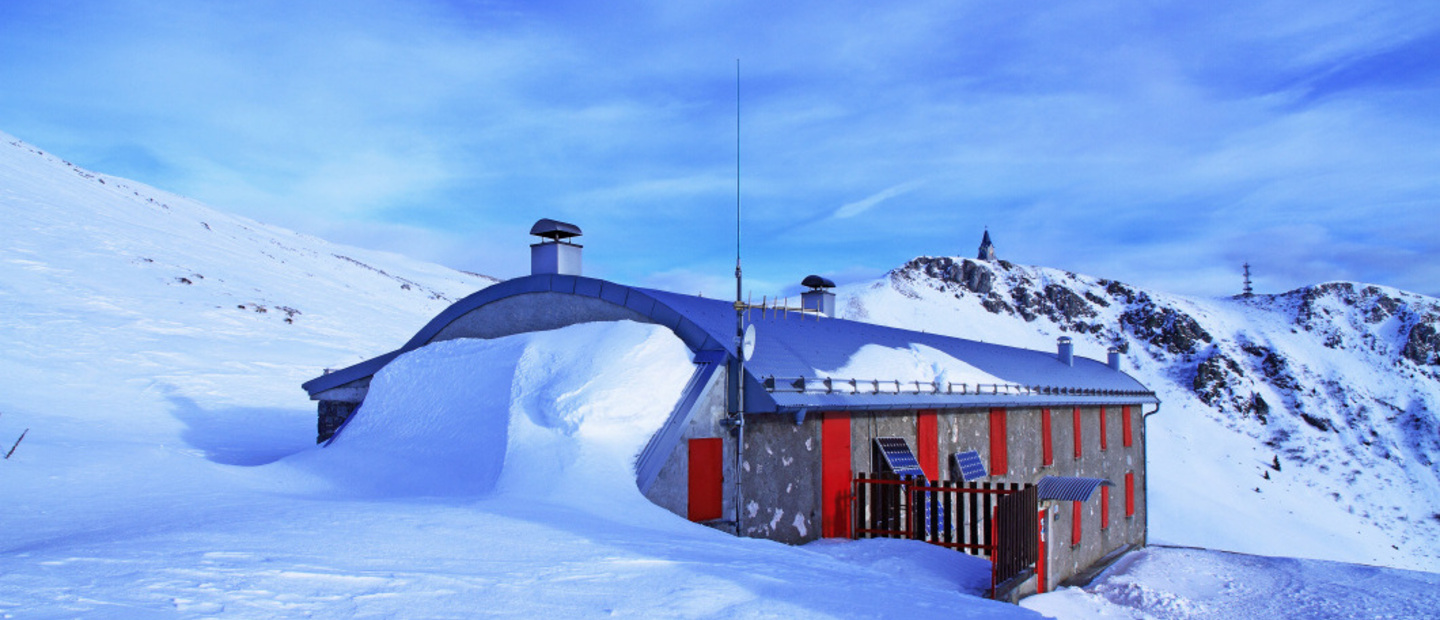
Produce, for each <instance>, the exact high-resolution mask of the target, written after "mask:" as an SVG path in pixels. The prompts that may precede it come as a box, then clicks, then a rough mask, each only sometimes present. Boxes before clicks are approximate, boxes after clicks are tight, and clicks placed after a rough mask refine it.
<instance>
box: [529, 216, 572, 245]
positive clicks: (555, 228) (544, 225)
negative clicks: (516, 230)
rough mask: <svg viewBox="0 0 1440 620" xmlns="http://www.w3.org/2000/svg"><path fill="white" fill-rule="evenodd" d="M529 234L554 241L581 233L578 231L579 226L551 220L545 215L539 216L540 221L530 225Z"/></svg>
mask: <svg viewBox="0 0 1440 620" xmlns="http://www.w3.org/2000/svg"><path fill="white" fill-rule="evenodd" d="M530 234H532V235H535V236H536V237H544V238H546V239H553V240H555V241H559V240H561V239H568V238H570V237H579V236H580V235H581V234H583V233H581V232H580V227H579V226H576V225H574V224H569V223H566V222H561V221H558V220H552V219H550V218H548V217H547V218H541V219H540V221H538V222H535V225H534V226H531V227H530Z"/></svg>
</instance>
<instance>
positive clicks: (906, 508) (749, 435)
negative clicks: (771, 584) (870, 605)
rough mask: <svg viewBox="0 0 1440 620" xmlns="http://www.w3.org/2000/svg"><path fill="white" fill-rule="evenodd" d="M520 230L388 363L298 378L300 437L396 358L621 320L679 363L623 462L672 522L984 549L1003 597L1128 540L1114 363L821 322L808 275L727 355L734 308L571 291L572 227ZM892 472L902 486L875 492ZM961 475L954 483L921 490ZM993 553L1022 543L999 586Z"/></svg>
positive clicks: (1120, 386) (1135, 532) (1137, 521)
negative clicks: (679, 351)
mask: <svg viewBox="0 0 1440 620" xmlns="http://www.w3.org/2000/svg"><path fill="white" fill-rule="evenodd" d="M532 234H535V235H537V236H540V237H542V241H541V242H540V243H537V244H534V245H532V246H531V248H532V274H531V275H529V276H526V277H521V278H516V279H513V280H508V281H505V282H501V283H498V284H495V285H492V286H490V287H488V288H485V289H482V290H480V291H479V292H476V293H474V294H472V295H470V296H468V297H466V298H464V299H462V300H460V301H458V302H456V303H455V304H453V305H452V306H450V307H449V308H447V309H446V310H445V311H443V312H441V313H440V314H439V315H438V316H436V317H435V318H434V319H433V320H432V321H430V323H429V324H427V325H426V326H425V327H424V328H423V329H421V330H420V331H419V333H417V334H415V336H414V337H413V338H411V339H410V341H409V342H407V343H405V345H404V346H403V347H401V348H399V349H397V350H395V351H392V352H389V353H386V354H384V355H381V356H379V357H376V358H373V359H370V360H367V361H365V362H361V363H359V364H356V365H354V366H351V367H349V368H344V369H340V370H337V371H334V372H330V373H327V374H325V375H323V376H320V377H316V378H315V379H312V380H310V381H308V382H306V383H305V384H304V388H305V389H306V390H307V391H308V392H309V393H310V397H311V398H312V399H314V400H317V401H319V440H320V441H322V442H323V441H327V440H329V439H330V438H331V436H332V435H334V434H335V433H337V432H340V431H342V430H343V424H344V422H345V421H346V420H347V419H348V418H349V416H350V415H351V414H352V413H354V412H355V411H356V410H357V408H358V407H359V405H360V404H361V403H362V402H363V401H364V399H365V394H366V392H367V390H368V386H369V382H370V379H371V377H373V376H374V374H375V373H376V372H377V371H378V370H380V369H381V368H382V367H384V366H385V365H386V364H388V363H389V362H390V361H391V360H393V359H394V358H395V357H397V356H399V355H400V354H402V353H404V352H406V351H410V350H413V349H416V348H419V347H423V346H425V345H426V344H428V343H431V342H437V341H443V340H450V339H455V338H498V337H503V336H507V335H512V334H518V333H525V332H535V331H543V330H550V329H556V328H560V327H564V326H567V325H572V324H576V323H584V322H593V321H619V320H631V321H639V322H644V323H652V324H658V325H662V326H665V327H668V328H669V329H671V330H672V331H674V333H675V334H676V335H677V336H678V337H679V338H680V339H681V340H682V341H684V342H685V344H686V345H687V346H688V347H689V348H690V350H691V351H692V352H693V353H694V359H693V361H694V364H695V370H694V374H693V376H692V378H691V380H690V382H689V385H688V386H686V388H685V391H684V393H683V396H682V397H681V399H680V400H679V402H677V403H676V405H675V408H674V410H673V411H672V413H671V415H670V417H669V419H668V420H667V422H666V423H665V425H664V426H663V427H662V428H661V429H660V430H659V431H658V432H656V434H655V435H654V436H653V437H652V438H651V439H650V441H649V444H648V445H647V447H646V448H645V449H644V451H643V452H642V453H641V454H640V455H639V457H638V459H637V462H636V466H635V471H636V482H637V484H638V486H639V487H640V489H641V490H642V491H643V492H644V493H645V495H646V496H647V497H649V498H650V499H651V501H653V502H655V503H656V504H658V505H660V506H663V507H665V508H667V509H669V510H670V511H672V512H674V513H676V514H677V515H681V516H684V517H687V518H689V519H691V520H694V521H699V522H705V523H709V524H711V525H713V526H716V527H719V528H722V529H726V530H728V531H732V532H736V533H738V534H740V535H744V536H753V537H762V538H769V539H773V540H777V541H781V542H786V543H792V544H798V543H804V542H808V541H811V540H815V539H816V538H820V537H857V536H876V535H885V536H909V537H915V538H923V539H926V540H929V541H930V542H934V543H937V544H943V545H946V546H951V547H955V548H958V549H962V550H966V551H968V552H971V553H978V554H982V555H990V556H991V557H992V559H993V560H995V561H996V565H997V580H998V581H1007V580H1008V582H1009V583H1008V584H1000V585H1002V586H1005V587H1004V590H1005V591H1007V592H1010V593H1012V594H1011V595H1012V596H1013V595H1014V594H1015V593H1022V594H1023V593H1024V592H1034V591H1036V590H1039V591H1047V590H1049V589H1050V588H1053V587H1055V586H1056V585H1057V584H1059V583H1061V582H1062V581H1064V580H1066V579H1068V578H1070V577H1072V576H1074V575H1076V574H1079V573H1081V572H1083V571H1084V570H1086V569H1087V568H1089V567H1091V566H1094V565H1096V564H1097V563H1101V562H1103V561H1104V560H1106V559H1107V558H1113V557H1115V556H1117V555H1118V554H1119V553H1121V552H1123V551H1124V550H1127V549H1130V548H1134V547H1138V546H1143V545H1144V544H1145V540H1146V512H1147V511H1146V493H1145V488H1146V487H1145V481H1146V463H1145V443H1146V436H1145V424H1144V413H1143V411H1142V408H1143V407H1144V406H1146V405H1158V401H1157V400H1156V398H1155V395H1154V394H1153V393H1152V392H1150V391H1149V390H1147V389H1146V388H1145V386H1143V385H1141V384H1140V383H1139V382H1138V381H1136V380H1135V379H1134V378H1132V377H1130V376H1129V375H1128V374H1126V373H1125V372H1123V371H1122V370H1120V368H1119V361H1118V355H1117V354H1114V353H1113V352H1112V354H1111V357H1110V360H1109V361H1108V363H1107V362H1101V361H1096V360H1091V359H1086V358H1082V357H1078V356H1075V355H1074V354H1073V348H1072V346H1071V343H1070V342H1069V339H1068V338H1062V339H1061V342H1060V343H1059V347H1058V349H1057V351H1053V352H1046V351H1035V350H1026V349H1019V348H1014V347H1007V346H1003V345H998V344H990V343H984V342H977V341H973V340H964V339H958V338H950V337H946V336H940V335H936V334H931V333H925V332H919V331H909V330H903V329H895V328H891V327H883V326H879V325H871V324H867V323H862V322H857V321H850V320H845V319H840V318H835V317H833V316H831V314H833V308H834V301H833V295H832V294H831V293H829V291H828V290H825V289H826V288H827V286H826V285H828V284H829V283H828V282H826V281H824V280H823V279H822V278H814V279H807V281H806V285H809V286H811V290H810V291H809V292H808V293H806V295H805V300H804V302H803V303H802V304H801V307H800V308H789V309H786V308H776V307H769V308H765V307H759V308H748V309H746V310H745V311H744V312H745V323H746V324H747V325H749V326H751V329H753V335H754V338H753V341H752V340H751V339H749V338H746V339H745V340H746V342H742V341H741V339H739V338H736V331H737V330H736V313H737V309H736V304H735V303H734V302H729V301H722V300H717V299H706V298H702V297H696V296H691V295H681V294H676V293H670V292H665V291H659V290H652V289H644V288H638V287H633V286H627V285H624V284H617V283H614V282H608V281H604V280H598V279H594V278H587V277H584V276H582V275H580V273H579V270H580V256H579V248H580V246H578V245H575V244H573V243H571V242H570V238H571V237H575V236H579V234H580V231H579V228H578V227H575V226H573V225H570V224H564V223H560V222H553V221H550V220H541V221H540V222H539V223H537V224H536V227H535V229H533V230H532ZM917 327H924V326H917ZM745 350H749V355H748V357H747V358H746V359H745V360H744V366H743V368H744V370H743V373H741V372H738V370H739V368H740V359H739V356H740V355H741V353H742V351H745ZM737 377H741V378H743V385H744V389H743V394H744V397H743V398H744V406H743V407H738V406H737V403H738V401H739V396H738V394H739V393H740V392H742V390H741V389H740V384H741V381H737V380H736V379H737ZM637 397H643V395H637ZM1152 413H1153V411H1152ZM967 453H969V454H967ZM975 456H978V457H979V458H978V463H977V462H976V461H977V459H976V458H975ZM977 465H979V466H981V467H980V468H981V469H983V470H984V471H978V472H977V471H974V470H975V468H976V466H977ZM962 469H963V470H965V472H966V473H965V474H962V473H961V471H962ZM952 472H953V473H952ZM897 474H908V475H910V476H911V478H910V479H909V480H908V481H904V482H901V481H894V480H889V479H888V478H890V477H893V476H895V475H897ZM977 477H978V478H979V483H975V481H974V479H975V478H977ZM878 478H887V479H886V480H879V481H876V479H878ZM961 478H964V479H965V480H967V481H969V482H970V483H969V484H967V485H964V488H955V489H949V488H947V489H946V490H937V489H939V488H940V487H942V486H944V487H960V486H961V485H959V484H956V483H957V482H958V480H959V479H961ZM1112 488H1113V489H1114V491H1115V493H1114V494H1115V495H1116V496H1117V497H1115V500H1114V501H1111V490H1112ZM1022 489H1023V490H1024V491H1025V492H1027V493H1030V495H1029V497H1032V499H1030V500H1029V502H1030V503H1029V504H1028V505H1027V506H1028V507H1027V508H1024V509H1023V510H1024V511H1028V512H1029V515H1028V516H1025V515H1021V517H1023V518H1024V519H1023V520H1022V521H1015V522H1013V523H1012V522H1010V521H1004V523H1002V521H1003V519H1001V518H1000V516H999V515H1000V510H1001V506H1000V504H1001V503H1002V502H1001V500H998V499H997V498H999V497H1002V496H1004V497H1009V496H1011V495H1014V496H1016V497H1020V495H1022V494H1021V493H1019V492H1018V491H1019V490H1022ZM1097 490H1098V493H1097V492H1096V491H1097ZM924 513H929V514H924ZM1017 523H1018V524H1019V525H1016V524H1017ZM967 530H968V531H967ZM987 532H988V533H987ZM1005 541H1012V542H1013V544H1014V545H1019V546H1020V547H1024V548H1025V549H1024V550H1021V551H1019V552H1017V553H1020V555H1019V556H1015V557H1011V558H1009V559H1008V560H1006V562H1008V563H1009V564H1013V565H1014V566H1013V568H1015V570H1013V571H1010V572H1009V573H1005V574H1001V573H1000V571H999V566H1000V564H1001V563H1002V562H1001V558H1000V557H999V555H997V554H1000V555H1004V554H1006V553H1007V552H1006V551H1005V550H1004V549H1002V547H1003V546H1004V545H1008V544H1012V543H1011V542H1005ZM1017 548H1018V547H1017ZM1012 555H1013V554H1012ZM1007 557H1009V556H1007ZM1016 557H1018V559H1015V558H1016Z"/></svg>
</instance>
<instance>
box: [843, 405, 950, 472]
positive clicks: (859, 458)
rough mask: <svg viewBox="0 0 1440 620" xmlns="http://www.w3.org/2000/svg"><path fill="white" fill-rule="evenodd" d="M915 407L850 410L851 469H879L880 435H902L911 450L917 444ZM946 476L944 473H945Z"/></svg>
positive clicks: (863, 470)
mask: <svg viewBox="0 0 1440 620" xmlns="http://www.w3.org/2000/svg"><path fill="white" fill-rule="evenodd" d="M915 419H916V414H915V412H913V411H896V412H881V413H876V412H870V411H859V412H854V413H851V414H850V471H851V472H854V473H861V472H866V473H874V472H875V471H876V468H875V464H876V458H881V460H882V461H883V457H879V455H877V454H875V438H876V437H901V438H904V439H905V443H906V444H907V445H909V446H910V449H911V450H918V447H917V446H916V445H915V433H916V430H915V421H916V420H915ZM942 477H943V475H942Z"/></svg>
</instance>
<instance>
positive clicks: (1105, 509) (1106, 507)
mask: <svg viewBox="0 0 1440 620" xmlns="http://www.w3.org/2000/svg"><path fill="white" fill-rule="evenodd" d="M1100 529H1102V530H1108V529H1110V487H1103V486H1102V487H1100Z"/></svg>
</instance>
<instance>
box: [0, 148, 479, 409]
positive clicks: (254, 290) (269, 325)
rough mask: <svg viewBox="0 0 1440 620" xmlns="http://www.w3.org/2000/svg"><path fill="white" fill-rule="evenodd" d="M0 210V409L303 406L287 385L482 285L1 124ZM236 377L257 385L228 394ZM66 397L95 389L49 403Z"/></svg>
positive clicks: (397, 335) (392, 339)
mask: <svg viewBox="0 0 1440 620" xmlns="http://www.w3.org/2000/svg"><path fill="white" fill-rule="evenodd" d="M0 217H3V222H4V225H3V226H0V309H3V313H0V342H3V343H4V351H3V352H0V375H4V376H6V377H8V385H7V392H8V393H7V395H6V401H7V402H6V403H4V404H5V405H7V406H8V407H9V410H8V411H5V412H4V413H7V414H12V417H13V415H14V414H17V413H18V411H16V409H17V408H18V409H22V410H30V411H32V412H34V413H35V414H41V413H44V414H47V415H64V416H74V417H76V418H80V419H84V420H87V421H91V422H101V421H103V420H105V419H108V418H112V417H114V415H115V410H116V409H119V410H120V411H121V412H126V411H140V410H153V409H154V408H153V407H151V405H152V404H153V403H155V402H157V401H159V400H161V399H162V398H163V397H165V396H166V395H178V397H183V398H188V399H196V400H200V401H204V402H205V404H206V405H207V406H210V405H230V406H235V405H241V404H244V405H246V406H250V407H256V406H264V407H276V406H286V407H295V408H299V407H300V406H303V405H305V402H304V397H303V394H302V393H301V392H300V391H299V390H298V389H297V388H296V386H297V385H298V383H299V382H300V381H303V380H305V379H308V378H310V377H312V376H314V375H316V374H319V372H320V371H321V370H322V369H323V368H325V367H327V366H339V365H344V364H349V363H353V362H355V361H358V360H360V359H363V357H364V356H366V355H373V354H374V353H376V352H380V351H385V350H388V348H393V347H395V346H397V345H398V344H399V343H402V342H404V340H405V339H406V338H408V337H409V335H410V334H412V333H413V332H414V330H416V329H417V328H418V327H419V326H420V325H422V324H423V323H424V321H425V320H427V319H428V317H429V316H432V315H433V314H434V313H436V312H438V311H439V310H440V309H442V308H444V307H445V306H446V305H447V304H448V303H449V302H450V301H452V300H454V299H457V298H459V297H460V296H463V295H466V294H469V293H471V292H473V291H475V290H476V289H479V288H482V287H484V286H487V285H489V284H490V283H492V282H494V280H493V279H492V278H488V277H485V276H478V275H473V274H467V273H462V272H458V271H455V270H452V269H447V268H444V267H440V266H437V265H433V264H427V263H423V262H419V261H414V260H409V259H406V258H403V257H400V256H396V255H391V254H383V253H378V252H371V251H367V250H361V249H359V248H353V247H346V246H340V245H336V244H332V243H329V242H326V241H322V240H320V239H316V238H314V237H308V236H305V235H300V234H296V233H294V232H290V231H288V230H283V229H280V228H276V227H273V226H267V225H264V224H260V223H257V222H254V221H251V220H247V219H245V218H241V217H236V216H233V215H228V214H225V213H221V212H219V211H216V210H214V209H211V208H209V207H206V206H204V205H201V204H199V203H197V202H195V201H193V200H190V199H186V198H183V197H180V196H176V195H173V194H169V193H166V192H164V191H161V190H157V189H155V188H152V187H148V186H145V185H142V184H139V183H136V182H133V181H128V180H125V179H119V178H114V177H109V176H105V175H103V174H96V173H93V172H89V171H87V170H84V169H82V168H79V167H76V166H74V165H71V164H70V163H68V162H66V161H64V160H62V159H60V158H58V157H56V156H54V155H52V154H49V153H45V152H43V151H41V150H40V149H38V148H35V147H33V146H30V145H27V144H25V143H23V142H21V141H19V140H16V139H15V138H12V137H10V136H8V135H5V134H0ZM247 378H256V379H263V380H256V381H250V382H248V383H246V385H247V387H246V388H245V390H243V392H241V393H236V392H234V391H233V390H231V389H230V388H232V387H233V386H234V385H235V384H236V382H237V381H243V380H245V379H247ZM111 390H119V392H118V393H119V394H124V396H123V397H119V398H117V397H116V395H117V392H113V391H111ZM62 393H63V394H66V395H67V396H68V397H75V396H80V395H84V394H86V393H90V394H93V395H94V397H95V398H94V399H93V400H91V401H89V402H88V403H87V406H85V407H82V408H71V409H65V410H58V409H57V408H56V407H52V406H50V405H51V404H52V403H54V402H56V399H55V396H56V395H57V394H62ZM164 409H165V408H164V407H162V408H161V410H164ZM311 422H312V423H313V420H312V421H311Z"/></svg>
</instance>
